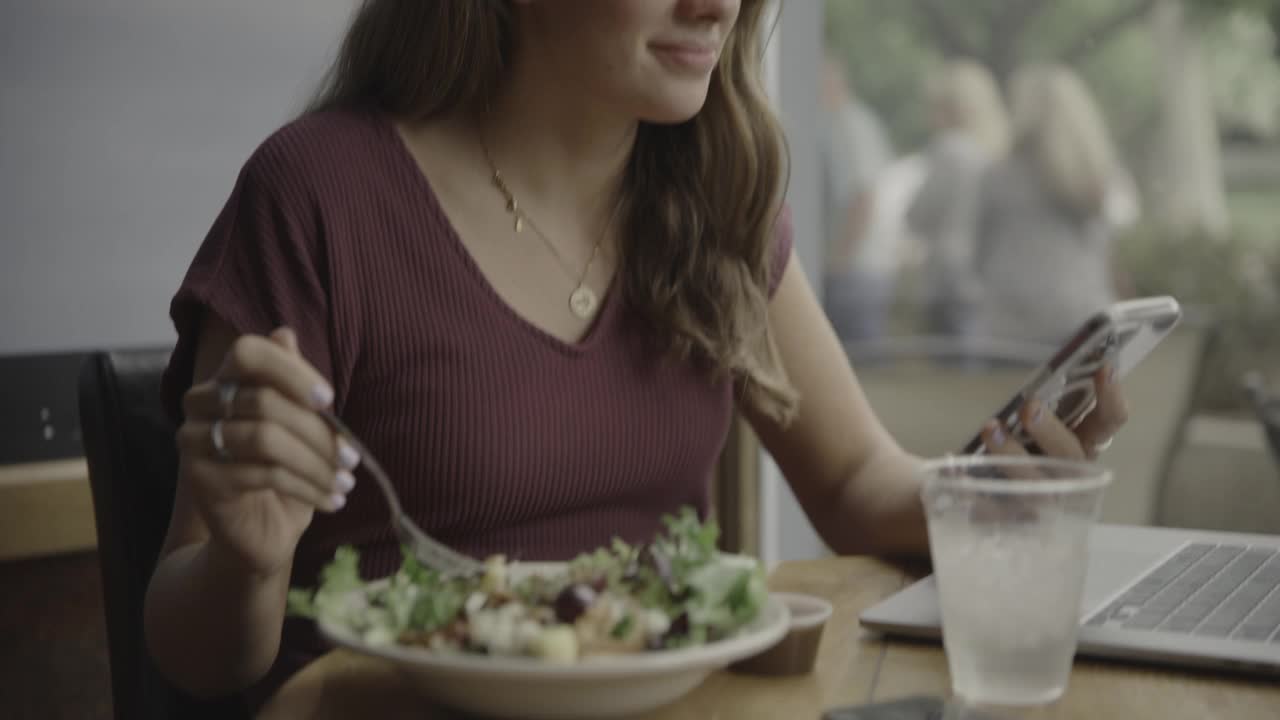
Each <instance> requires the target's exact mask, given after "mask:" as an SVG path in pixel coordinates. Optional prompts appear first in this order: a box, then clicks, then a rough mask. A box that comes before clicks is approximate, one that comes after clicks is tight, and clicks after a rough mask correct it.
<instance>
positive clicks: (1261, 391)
mask: <svg viewBox="0 0 1280 720" xmlns="http://www.w3.org/2000/svg"><path fill="white" fill-rule="evenodd" d="M1244 385H1245V390H1246V391H1247V392H1248V393H1249V400H1250V402H1251V404H1252V405H1253V409H1254V412H1256V413H1257V415H1258V421H1259V422H1261V423H1262V429H1263V430H1265V431H1266V435H1267V443H1268V444H1269V445H1270V446H1271V457H1273V458H1274V459H1275V461H1276V464H1277V466H1280V391H1276V390H1270V389H1268V388H1267V386H1266V383H1265V381H1264V380H1263V379H1262V375H1261V374H1260V373H1250V374H1249V375H1248V376H1246V378H1245V381H1244Z"/></svg>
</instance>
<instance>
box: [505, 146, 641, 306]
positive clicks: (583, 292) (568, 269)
mask: <svg viewBox="0 0 1280 720" xmlns="http://www.w3.org/2000/svg"><path fill="white" fill-rule="evenodd" d="M480 149H481V150H483V151H484V159H485V162H487V163H488V164H489V171H490V172H491V173H493V184H494V186H495V187H496V188H498V192H500V193H502V196H503V198H504V199H506V201H507V212H508V213H509V214H510V215H511V216H512V218H513V219H514V222H513V229H514V230H515V232H516V234H517V235H519V234H520V233H521V232H523V231H524V226H525V225H528V226H529V227H530V228H533V233H534V234H535V235H537V236H538V239H540V240H542V243H543V244H544V245H546V246H547V248H548V249H549V250H551V254H552V255H554V256H555V258H556V261H557V262H558V263H559V264H560V268H561V269H562V270H564V272H565V274H566V275H568V276H569V279H570V280H572V281H574V283H575V285H574V288H573V292H571V293H570V294H569V311H570V312H572V313H573V314H574V315H576V316H577V317H578V318H580V319H582V320H590V319H591V318H592V317H593V316H594V315H595V314H596V311H597V310H598V309H600V296H598V295H596V291H595V290H592V289H591V287H590V286H588V285H587V274H588V273H590V272H591V266H592V264H594V263H595V261H596V255H597V254H599V252H600V243H601V242H602V241H603V240H604V237H605V235H608V234H609V229H610V228H612V227H613V215H612V214H611V215H610V216H609V224H608V225H606V226H605V231H604V233H603V234H601V235H600V237H598V238H596V242H595V244H594V245H592V246H591V256H590V257H588V258H587V265H586V267H584V268H582V272H581V273H580V274H578V273H575V272H574V270H573V267H572V263H570V262H569V261H568V260H567V259H566V258H565V257H564V255H562V254H561V253H560V248H558V247H556V245H555V243H553V242H551V239H550V238H549V237H547V234H546V233H544V232H542V229H541V228H539V227H538V225H537V223H535V222H534V221H533V218H531V217H529V215H528V214H527V213H526V212H525V211H524V209H523V208H521V207H520V203H519V202H518V201H517V200H516V196H515V193H513V192H511V188H510V187H508V186H507V181H506V180H505V179H504V178H503V177H502V171H501V170H499V169H498V166H497V164H496V163H494V161H493V156H492V155H490V154H489V145H488V144H487V143H485V141H484V137H483V136H481V138H480ZM615 214H616V213H615Z"/></svg>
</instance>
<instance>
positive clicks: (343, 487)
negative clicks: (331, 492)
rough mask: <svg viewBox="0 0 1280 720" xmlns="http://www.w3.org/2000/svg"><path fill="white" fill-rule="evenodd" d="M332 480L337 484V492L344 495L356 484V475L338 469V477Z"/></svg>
mask: <svg viewBox="0 0 1280 720" xmlns="http://www.w3.org/2000/svg"><path fill="white" fill-rule="evenodd" d="M334 482H335V484H336V485H337V486H338V492H339V493H342V495H343V496H344V497H345V496H346V494H347V493H349V492H351V488H353V487H355V486H356V476H355V475H352V474H351V473H349V472H347V471H346V470H339V471H338V477H337V479H336V480H335V481H334Z"/></svg>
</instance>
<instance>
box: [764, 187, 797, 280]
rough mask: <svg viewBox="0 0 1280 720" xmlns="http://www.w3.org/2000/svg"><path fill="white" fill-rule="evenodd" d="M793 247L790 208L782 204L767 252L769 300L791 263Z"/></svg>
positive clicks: (793, 229) (793, 235)
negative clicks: (770, 245)
mask: <svg viewBox="0 0 1280 720" xmlns="http://www.w3.org/2000/svg"><path fill="white" fill-rule="evenodd" d="M793 245H795V228H794V226H793V225H792V223H791V206H790V205H786V204H784V205H783V206H782V209H781V210H780V211H779V212H778V220H777V221H776V222H775V223H774V226H773V239H772V247H771V248H770V250H769V299H771V300H772V299H773V295H774V293H776V292H777V291H778V286H779V285H781V284H782V276H783V275H784V274H785V273H786V271H787V265H788V264H789V263H790V262H791V248H792V246H793Z"/></svg>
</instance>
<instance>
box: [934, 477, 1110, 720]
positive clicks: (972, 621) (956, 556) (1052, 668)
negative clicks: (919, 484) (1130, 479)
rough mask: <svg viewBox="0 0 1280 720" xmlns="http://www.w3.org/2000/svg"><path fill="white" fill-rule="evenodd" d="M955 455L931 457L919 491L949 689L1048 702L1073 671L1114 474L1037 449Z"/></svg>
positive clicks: (1015, 701)
mask: <svg viewBox="0 0 1280 720" xmlns="http://www.w3.org/2000/svg"><path fill="white" fill-rule="evenodd" d="M1009 462H1016V463H1021V464H1023V465H1029V466H1030V467H1029V468H1028V467H1021V466H1020V467H1019V468H1017V469H1016V470H1015V471H1014V472H1011V473H1007V474H1008V475H1009V476H1011V477H1013V478H1023V479H1010V477H1004V474H1005V473H1006V471H1008V470H1010V469H1011V468H1010V467H1008V463H1009ZM949 463H950V465H949V466H948V467H949V468H950V469H949V470H948V471H947V472H938V471H937V467H936V466H935V464H932V463H931V464H930V466H929V468H930V469H929V470H927V475H926V480H925V489H924V492H923V497H924V501H925V508H926V512H927V517H928V522H929V541H930V547H931V550H932V554H933V564H934V571H935V573H936V580H937V582H938V591H939V601H940V605H941V610H942V623H943V641H944V644H945V647H946V653H947V663H948V666H949V667H950V670H951V683H952V690H953V692H954V693H955V694H956V695H957V696H958V697H960V698H962V699H965V700H968V701H972V702H978V703H990V704H999V705H1039V704H1045V703H1049V702H1052V701H1054V700H1056V699H1057V698H1058V697H1060V696H1061V695H1062V693H1063V691H1064V690H1065V689H1066V686H1067V680H1068V677H1069V675H1070V671H1071V663H1072V659H1073V656H1074V654H1075V649H1076V632H1077V629H1078V628H1079V622H1080V615H1081V607H1080V604H1081V600H1082V596H1083V593H1084V577H1085V570H1086V567H1087V563H1088V537H1089V529H1090V527H1091V526H1092V524H1093V522H1094V518H1095V517H1096V514H1097V508H1098V505H1099V499H1100V496H1101V491H1102V488H1103V487H1104V486H1105V484H1106V483H1107V482H1108V481H1109V479H1110V476H1109V474H1107V473H1106V471H1104V470H1101V469H1098V468H1096V467H1095V466H1091V465H1086V464H1074V463H1072V464H1068V465H1065V466H1064V465H1063V464H1062V462H1059V461H1050V460H1041V459H1036V458H1023V459H1016V458H1007V459H1006V458H984V459H977V460H974V461H966V460H960V459H956V460H952V461H949ZM956 463H969V464H967V465H956ZM975 463H981V466H975ZM993 463H994V464H996V465H997V466H999V469H998V471H995V472H993V469H992V464H993ZM1046 464H1047V466H1046ZM1032 478H1039V479H1032Z"/></svg>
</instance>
